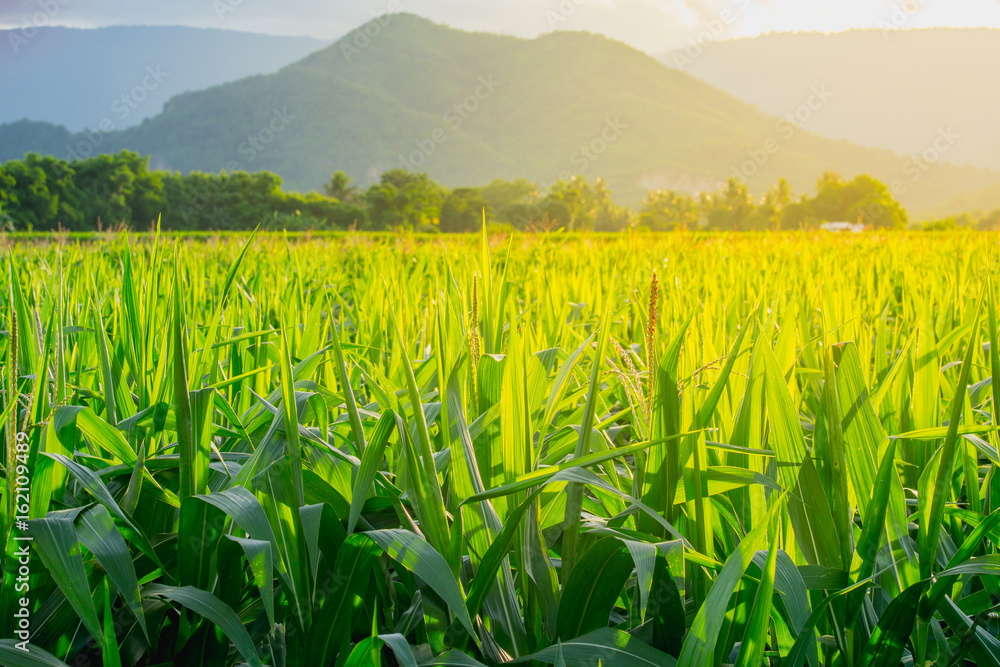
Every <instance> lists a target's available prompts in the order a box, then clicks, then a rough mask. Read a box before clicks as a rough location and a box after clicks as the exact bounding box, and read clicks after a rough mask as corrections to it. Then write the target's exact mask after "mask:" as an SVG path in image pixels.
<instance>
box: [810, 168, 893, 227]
mask: <svg viewBox="0 0 1000 667" xmlns="http://www.w3.org/2000/svg"><path fill="white" fill-rule="evenodd" d="M817 187H818V189H817V192H816V198H815V199H814V200H813V202H812V209H813V215H814V216H815V217H817V218H819V219H820V220H823V221H826V222H838V221H843V222H860V223H862V224H864V225H866V226H868V227H873V228H876V229H902V228H905V227H906V223H907V215H906V211H905V210H904V209H903V207H902V206H900V204H899V202H897V201H896V200H895V198H894V197H893V196H892V193H891V192H890V191H889V188H888V187H886V186H885V184H884V183H882V182H880V181H877V180H875V179H874V178H872V177H871V176H867V175H862V176H858V177H856V178H854V179H853V180H851V181H843V180H841V179H840V177H838V176H836V174H832V173H830V172H828V173H827V174H825V175H824V176H823V178H821V179H820V181H819V183H818V184H817Z"/></svg>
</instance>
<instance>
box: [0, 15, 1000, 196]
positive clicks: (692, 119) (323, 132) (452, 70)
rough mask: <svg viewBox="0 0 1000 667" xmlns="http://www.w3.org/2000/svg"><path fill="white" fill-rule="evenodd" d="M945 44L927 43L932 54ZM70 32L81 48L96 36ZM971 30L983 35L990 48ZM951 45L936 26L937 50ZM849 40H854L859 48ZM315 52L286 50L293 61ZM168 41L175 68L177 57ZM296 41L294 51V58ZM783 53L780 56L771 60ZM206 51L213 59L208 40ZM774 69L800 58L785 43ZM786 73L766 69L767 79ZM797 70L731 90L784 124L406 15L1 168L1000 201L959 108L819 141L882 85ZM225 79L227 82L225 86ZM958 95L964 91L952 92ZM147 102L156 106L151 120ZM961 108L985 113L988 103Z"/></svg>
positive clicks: (572, 50) (631, 62) (600, 54)
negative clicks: (45, 161) (142, 158)
mask: <svg viewBox="0 0 1000 667" xmlns="http://www.w3.org/2000/svg"><path fill="white" fill-rule="evenodd" d="M116 30H117V31H118V32H117V33H115V31H111V32H110V33H109V35H115V34H118V35H121V36H122V37H125V36H128V38H129V39H130V40H131V43H134V41H135V39H136V36H135V35H132V34H130V31H138V32H140V33H141V32H143V31H146V34H147V35H148V34H152V35H157V36H158V37H162V36H164V35H163V34H161V33H169V31H171V30H173V31H180V34H184V31H190V30H192V29H183V28H174V29H148V28H143V29H116ZM365 30H367V31H368V33H370V34H371V35H372V36H369V35H368V34H366V33H365ZM100 32H105V31H100ZM216 34H217V33H216V32H203V31H198V32H197V33H196V37H197V38H198V39H199V40H201V41H202V42H207V41H210V40H211V38H212V37H213V36H214V35H216ZM223 34H225V33H223ZM875 34H877V33H872V35H875ZM937 34H938V33H936V32H932V33H922V34H921V35H922V36H923V37H924V38H925V40H924V41H925V42H926V43H933V40H934V38H935V35H937ZM69 35H70V37H72V38H73V39H77V40H79V39H81V38H82V36H86V35H87V33H86V32H72V33H69ZM95 35H96V34H95ZM977 35H979V36H980V37H981V38H982V40H984V41H987V42H988V41H989V40H990V38H991V37H995V36H996V34H995V33H993V32H983V33H981V34H980V33H977ZM861 36H862V40H861V41H862V42H863V43H867V42H865V39H864V34H861ZM903 36H904V35H902V34H900V35H898V36H896V37H899V38H902V37H903ZM953 36H954V33H951V32H942V33H940V37H941V39H948V38H950V37H953ZM906 37H909V35H906ZM234 39H235V42H234V43H236V44H238V45H239V47H240V48H241V49H245V50H247V49H248V50H251V51H252V50H253V49H255V48H257V47H256V46H254V40H255V39H256V40H260V39H275V38H261V37H256V36H252V35H240V36H236V37H234ZM758 39H759V40H760V41H761V42H764V41H765V40H776V39H777V38H758ZM817 39H822V38H817ZM827 39H829V40H830V43H831V45H832V46H831V47H829V48H827V50H826V51H825V52H824V53H827V52H829V50H830V48H835V43H836V41H837V40H835V38H833V37H830V38H827ZM872 39H875V37H872ZM757 41H758V40H752V41H751V44H755V43H757ZM841 41H844V42H846V43H847V44H848V46H850V44H853V42H854V41H857V40H853V41H852V40H849V39H846V38H845V39H843V40H841ZM868 41H869V42H870V41H871V40H868ZM743 44H744V43H743V42H728V43H726V42H724V43H718V44H710V45H708V46H707V47H706V48H705V49H704V52H703V53H702V54H701V55H700V56H699V57H698V58H697V59H695V60H694V62H693V65H692V66H691V69H692V71H693V73H697V71H700V70H697V69H696V66H698V65H700V63H705V65H703V68H704V69H705V70H706V71H716V70H718V71H722V72H728V71H730V69H733V70H737V71H738V68H736V67H733V68H728V67H727V66H721V65H714V63H718V62H722V61H724V59H725V56H726V55H727V54H729V53H730V52H731V51H732V50H733V48H734V47H736V46H740V45H743ZM309 45H310V43H308V42H305V43H304V42H287V43H286V47H287V49H293V50H294V49H300V50H301V49H304V48H306V47H308V46H309ZM164 49H165V50H164V53H165V57H167V56H168V55H172V56H173V57H175V58H176V57H178V54H176V53H175V54H169V53H167V50H166V47H164ZM287 49H286V52H285V57H288V56H289V55H290V54H291V53H292V52H293V50H287ZM854 50H857V49H856V48H855V49H854ZM775 52H780V49H771V50H770V51H768V53H775ZM202 53H204V54H211V53H212V52H211V50H210V49H208V48H203V49H202ZM774 59H775V60H785V59H787V49H786V50H785V52H780V53H779V55H777V56H774ZM737 60H740V61H741V62H746V60H747V59H746V58H743V59H740V58H737ZM142 62H146V61H140V62H139V64H142ZM149 62H155V61H149ZM190 62H193V61H191V60H190V59H189V63H190ZM251 65H252V63H250V62H248V63H244V67H250V66H251ZM713 67H715V69H714V70H713V69H712V68H713ZM775 67H777V63H775V62H771V61H768V63H767V65H766V66H765V67H764V70H765V71H773V70H774V68H775ZM786 68H787V69H788V70H789V75H788V77H780V78H779V77H771V78H770V79H768V81H771V84H770V85H771V89H768V88H767V87H766V86H764V85H761V86H760V87H754V86H750V85H743V87H740V86H739V85H737V84H735V83H733V84H732V85H730V86H729V87H730V88H738V89H736V90H732V91H731V92H732V93H734V94H736V95H737V96H740V95H742V96H744V97H753V96H754V95H756V96H757V97H754V99H753V100H752V101H755V102H757V103H758V104H759V106H761V107H766V108H765V109H764V110H765V111H770V112H772V113H775V115H766V114H765V113H763V112H762V111H759V110H757V109H754V108H752V107H751V106H749V105H748V104H746V103H744V102H742V101H740V100H739V99H737V98H736V97H732V96H730V95H729V94H726V93H724V92H722V91H720V90H718V89H716V88H712V87H710V86H708V85H706V84H705V83H702V82H700V81H698V80H697V79H696V78H695V77H694V76H692V75H691V74H688V73H687V72H682V71H678V70H677V69H672V68H669V67H666V66H664V65H662V64H660V63H657V62H656V61H655V60H654V59H653V58H651V57H649V56H647V55H645V54H642V53H641V52H639V51H636V50H634V49H631V48H630V47H628V46H626V45H623V44H621V43H619V42H615V41H612V40H610V39H607V38H604V37H600V36H597V35H592V34H586V33H573V32H556V33H553V34H549V35H546V36H543V37H539V38H536V39H532V40H525V39H521V38H513V37H504V36H498V35H490V34H487V33H468V32H463V31H458V30H455V29H451V28H448V27H446V26H442V25H439V24H435V23H433V22H431V21H428V20H426V19H423V18H419V17H417V16H414V15H411V14H385V15H383V16H382V17H380V18H379V19H377V20H373V21H371V22H369V23H368V24H366V25H365V26H364V27H362V28H359V29H357V30H355V31H353V32H351V33H349V34H348V35H347V36H345V37H343V38H341V39H340V40H339V41H337V42H336V43H334V44H332V45H331V46H329V47H326V48H324V49H320V50H317V51H316V52H314V53H312V54H311V55H309V56H308V57H306V58H304V59H302V60H299V61H296V62H294V63H292V64H291V65H288V66H286V67H284V68H283V69H281V70H280V71H279V72H277V73H274V74H269V75H264V76H253V77H249V78H245V79H240V80H237V81H233V82H231V83H225V84H223V85H220V86H215V87H211V88H207V89H205V90H201V91H198V92H190V93H184V94H181V95H177V96H175V97H173V98H172V99H170V100H169V102H168V103H167V104H166V105H165V106H164V110H163V112H162V113H159V114H156V115H154V116H153V117H151V118H149V119H146V120H145V122H143V123H142V124H141V125H138V126H134V127H129V128H125V129H122V128H120V127H118V126H117V125H116V124H114V123H109V124H108V125H107V126H102V127H103V129H104V131H102V128H101V127H97V128H95V127H94V126H93V125H89V128H90V131H88V132H85V133H78V134H76V135H71V133H69V132H67V131H66V130H64V129H62V128H60V127H58V126H53V125H51V124H41V123H23V122H20V123H16V124H10V125H7V126H0V159H13V158H19V157H21V155H23V154H24V153H25V152H26V151H29V150H34V151H39V152H42V153H47V154H52V155H55V156H57V157H62V158H66V159H73V158H78V157H86V156H87V155H90V154H95V153H107V152H115V151H117V150H121V149H130V150H135V151H138V152H139V153H141V154H144V155H146V154H148V155H150V156H151V160H152V162H151V164H152V166H153V167H155V168H162V169H171V170H180V171H182V172H189V171H210V172H211V171H218V170H220V169H226V170H228V171H233V170H250V171H255V170H261V169H266V170H269V171H273V172H275V173H277V174H278V175H280V176H281V177H282V178H283V179H284V181H285V183H286V185H287V186H288V187H290V188H293V189H298V190H309V189H319V188H320V187H321V186H322V185H323V184H324V183H325V182H326V181H327V180H328V179H329V176H330V174H331V173H332V172H333V171H335V170H343V171H345V172H346V173H347V174H348V175H349V176H351V177H352V178H353V179H354V180H355V182H357V183H359V184H362V185H367V184H370V183H374V182H377V181H378V179H379V176H380V174H382V173H383V172H385V171H386V170H388V169H392V168H399V167H402V168H406V169H408V170H410V171H425V172H427V173H429V174H430V175H431V176H432V177H433V178H435V179H436V180H438V181H440V182H442V183H443V184H445V185H448V186H452V187H455V186H469V185H481V184H484V183H487V182H489V181H490V180H492V179H494V178H507V179H515V178H519V177H524V178H528V179H530V180H533V181H535V182H537V183H540V184H541V186H542V187H543V188H544V187H546V185H547V184H550V183H554V182H555V181H556V180H558V179H566V178H568V177H569V176H571V175H573V174H580V175H584V176H586V177H588V178H594V177H598V176H599V177H602V178H603V179H605V180H606V182H607V183H608V184H609V186H610V187H611V188H612V191H613V192H614V193H615V196H616V198H617V199H618V201H620V202H623V203H635V202H638V201H639V200H640V199H641V198H642V197H643V196H644V195H645V193H646V192H647V191H648V190H653V189H663V188H666V189H672V190H677V191H681V192H688V193H698V192H703V191H710V190H714V189H716V188H717V187H718V186H719V184H720V183H722V182H724V181H725V180H726V179H728V178H729V177H736V178H739V179H740V180H743V181H746V182H747V183H748V185H749V186H750V188H751V190H753V191H755V192H763V191H764V190H766V189H767V188H768V187H769V186H771V185H772V184H774V183H775V182H777V181H778V180H779V179H780V178H786V179H788V181H789V183H790V184H791V186H792V189H793V191H795V192H800V193H801V192H809V191H811V190H812V187H813V184H814V183H815V182H816V181H817V179H818V178H819V177H820V176H821V175H822V174H823V173H824V172H826V171H830V170H832V171H836V172H838V173H840V174H842V175H844V176H847V177H852V176H854V175H858V174H866V173H867V174H871V175H872V176H874V177H875V178H878V179H880V180H882V181H883V182H885V183H886V184H888V185H889V186H890V187H891V189H892V192H893V194H894V195H895V196H896V197H897V198H898V199H899V200H900V201H901V202H903V203H904V205H906V206H907V207H908V208H910V209H911V211H912V212H913V213H914V214H915V215H918V216H924V215H930V214H932V213H938V212H948V213H950V212H954V211H953V210H949V208H950V207H954V206H957V205H958V204H957V203H956V202H966V201H976V202H978V203H979V204H980V207H981V208H982V209H984V210H986V209H990V208H995V207H997V206H1000V196H998V195H997V193H996V191H995V190H993V189H992V188H993V186H997V185H998V184H1000V174H998V173H996V172H993V171H989V170H982V169H976V168H972V167H967V166H966V167H960V166H953V165H952V164H950V163H949V160H950V159H951V158H952V156H953V155H955V156H957V155H961V154H962V151H963V150H964V151H965V152H966V153H967V152H968V150H969V148H968V144H969V143H970V135H969V134H967V133H965V132H966V131H965V130H964V127H965V124H963V123H956V124H957V125H958V126H959V127H962V128H963V130H962V131H961V132H955V131H953V130H952V129H951V128H953V127H954V126H953V125H952V124H948V123H945V122H944V117H943V116H942V114H944V113H945V110H946V109H947V103H946V102H942V101H938V102H936V103H935V106H934V109H936V113H937V114H938V116H937V118H938V119H939V120H940V123H939V125H938V126H937V130H938V131H937V132H934V131H931V130H927V129H926V128H923V127H922V126H921V125H920V123H921V119H924V118H927V117H928V116H929V115H931V114H933V113H935V111H931V110H928V105H920V104H917V103H916V101H917V99H918V92H919V91H918V90H917V89H916V84H911V86H910V87H911V90H910V93H909V95H907V94H906V90H905V86H904V85H902V84H899V85H897V86H896V87H895V88H891V89H889V90H888V91H887V92H886V93H885V94H884V95H883V97H886V98H889V99H893V100H895V102H896V105H895V107H892V108H890V107H889V105H887V104H880V103H878V101H877V99H875V98H872V99H873V100H874V101H873V103H872V104H871V105H870V108H869V109H867V113H866V114H865V113H862V114H860V116H858V115H856V116H854V123H855V125H856V126H857V125H864V123H866V122H870V123H871V124H872V125H877V126H879V127H882V126H887V125H888V126H892V127H893V128H895V131H894V132H891V133H890V132H886V133H885V138H884V139H883V140H882V144H887V143H888V144H891V145H892V146H900V145H902V143H903V142H902V140H901V139H900V140H896V141H894V140H893V137H906V138H907V139H908V141H909V143H908V144H907V145H915V146H917V148H915V149H912V152H915V153H918V155H917V156H916V157H914V156H911V155H906V154H901V153H892V152H889V151H887V150H877V149H875V148H865V147H863V143H864V141H863V140H864V139H866V138H868V139H870V138H871V137H872V136H874V135H873V134H872V132H871V131H869V130H865V131H863V132H860V131H859V132H855V133H856V134H857V138H858V139H861V140H862V141H856V143H854V144H850V143H846V142H844V141H833V140H830V139H825V138H822V137H821V136H820V133H819V131H820V130H822V129H827V130H828V132H830V133H831V134H833V135H843V134H845V133H848V134H849V132H848V131H847V130H830V129H829V128H830V127H831V123H832V122H833V121H831V120H830V119H831V118H836V117H837V113H838V109H840V113H841V115H843V114H844V113H847V112H850V111H857V104H854V105H853V106H852V105H851V100H855V99H857V98H858V97H859V96H861V97H862V98H863V95H864V92H865V91H866V90H867V89H869V88H870V87H871V85H872V82H873V81H875V80H877V78H876V76H875V75H874V74H873V75H872V76H871V77H870V78H868V79H865V78H863V77H861V76H858V77H857V78H856V79H853V80H851V81H847V80H846V79H847V78H849V77H844V76H841V77H840V78H837V79H836V81H837V84H836V85H832V84H827V83H826V81H827V79H826V78H824V76H822V72H821V73H820V74H819V75H817V76H813V77H811V78H810V77H809V76H805V75H804V74H803V75H801V76H799V77H798V78H796V77H795V73H796V72H806V71H811V70H808V69H806V68H800V69H798V70H796V69H795V67H794V66H793V65H786ZM872 69H873V72H877V71H879V70H878V69H877V68H875V67H873V68H872ZM95 71H100V70H95ZM188 71H190V67H189V68H188ZM837 71H839V70H837ZM223 74H225V72H223V71H222V70H220V72H217V73H216V76H222V75H223ZM22 76H24V74H23V73H22ZM183 76H185V74H184V72H182V70H180V69H175V73H173V74H171V76H170V78H169V80H170V81H171V84H172V85H173V86H174V88H175V89H176V88H182V87H186V86H187V84H186V83H185V80H184V79H183ZM706 77H707V78H711V77H709V76H708V75H706ZM830 78H831V79H833V77H832V76H831V77H830ZM734 79H735V80H737V81H738V80H740V79H738V77H734ZM199 80H200V79H198V77H192V78H191V79H189V81H192V82H196V81H199ZM782 81H784V82H786V83H784V84H782V83H781V82H782ZM788 81H791V82H793V83H787V82H788ZM852 81H853V83H852ZM775 82H778V83H775ZM953 83H954V82H953ZM723 84H725V82H723ZM851 85H856V89H852V88H851ZM954 85H956V86H957V85H959V84H957V83H954ZM981 88H983V86H981ZM49 90H53V91H59V90H62V89H61V88H60V87H58V86H52V87H50V88H49ZM762 90H764V91H766V90H773V91H774V93H773V95H772V97H771V98H768V99H773V100H774V101H773V102H771V103H766V102H765V101H764V98H765V97H766V94H765V93H762V92H760V91H762ZM156 92H159V91H156ZM60 94H62V95H66V93H65V92H63V93H60ZM899 98H905V100H901V99H899ZM949 99H954V100H955V101H961V100H965V99H967V97H966V96H965V95H964V94H963V95H960V94H957V93H956V94H955V95H953V96H951V97H950V98H949ZM906 100H909V102H907V101H906ZM152 106H153V104H152V100H150V103H149V104H147V105H146V106H145V107H144V108H145V109H147V110H148V109H149V108H151V107H152ZM119 107H120V110H127V109H125V107H124V106H122V104H119ZM57 108H60V109H72V108H76V107H67V106H61V105H57ZM845 109H847V111H846V112H845V111H844V110H845ZM781 111H784V112H785V113H781ZM965 113H966V115H968V114H972V115H975V116H976V118H985V117H987V116H988V112H987V111H984V110H983V108H982V106H976V107H975V110H974V111H970V112H965ZM904 118H905V119H907V120H904ZM105 120H106V119H105ZM76 124H77V125H81V124H84V125H86V123H85V122H82V121H79V120H78V121H77V122H76ZM981 125H983V126H984V127H988V123H981ZM918 127H919V128H921V129H920V130H919V131H917V130H916V129H912V130H911V131H909V132H907V131H906V129H905V128H918ZM929 127H931V128H932V130H933V128H934V127H935V126H934V125H933V124H931V125H930V126H929ZM108 130H110V131H108ZM960 140H962V141H960ZM925 151H929V152H928V153H927V154H926V155H925V156H921V155H919V154H920V153H924V152H925ZM953 151H954V152H953ZM928 158H929V159H928Z"/></svg>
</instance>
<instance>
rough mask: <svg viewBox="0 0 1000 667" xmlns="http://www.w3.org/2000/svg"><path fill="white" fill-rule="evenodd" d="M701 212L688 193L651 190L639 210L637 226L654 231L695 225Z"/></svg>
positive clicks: (665, 230)
mask: <svg viewBox="0 0 1000 667" xmlns="http://www.w3.org/2000/svg"><path fill="white" fill-rule="evenodd" d="M700 218H701V214H700V213H699V212H698V205H697V204H696V203H695V201H694V199H692V198H691V197H690V196H689V195H686V194H683V193H681V192H675V191H673V190H651V191H649V193H648V194H647V195H646V200H645V201H644V202H643V203H642V208H641V209H640V211H639V223H638V224H639V226H640V227H644V228H646V229H649V230H650V231H654V232H667V231H671V230H673V229H677V228H686V227H695V226H696V225H697V224H698V220H699V219H700Z"/></svg>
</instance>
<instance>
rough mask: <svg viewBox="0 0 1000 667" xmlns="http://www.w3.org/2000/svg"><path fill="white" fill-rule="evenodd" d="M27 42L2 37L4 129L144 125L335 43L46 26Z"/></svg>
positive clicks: (178, 30) (16, 35)
mask: <svg viewBox="0 0 1000 667" xmlns="http://www.w3.org/2000/svg"><path fill="white" fill-rule="evenodd" d="M210 4H211V3H207V5H206V6H209V5H210ZM21 35H22V33H21V31H19V30H11V31H0V45H2V48H0V91H4V93H5V94H0V123H5V122H10V121H16V120H20V119H23V118H28V119H31V120H37V121H47V122H50V123H54V124H57V125H65V126H66V127H67V128H69V129H70V130H72V131H79V130H82V129H84V128H91V129H96V128H97V127H98V126H99V124H100V122H101V121H102V120H104V119H107V120H110V121H111V122H112V123H113V127H114V128H116V129H124V128H126V127H129V126H132V125H136V124H138V123H139V122H140V121H142V119H143V118H148V117H150V116H154V115H156V114H157V113H159V112H160V110H161V109H162V108H163V103H164V102H166V101H167V100H168V99H170V98H171V97H173V96H174V95H177V94H179V93H183V92H186V91H190V90H200V89H203V88H208V87H210V86H215V85H218V84H220V83H225V82H227V81H235V80H237V79H242V78H244V77H246V76H250V75H253V74H267V73H271V72H275V71H277V70H278V69H280V68H281V67H283V66H284V65H287V64H289V63H291V62H294V61H296V60H299V59H301V58H302V57H303V56H305V55H307V54H309V53H312V52H313V51H316V50H318V49H321V48H323V47H324V46H326V45H327V44H328V42H323V41H320V40H316V39H311V38H308V37H274V36H270V35H257V34H251V33H244V32H235V31H232V30H204V29H199V28H185V27H150V26H121V27H113V28H100V29H96V30H77V29H73V28H46V27H43V28H40V29H38V32H37V34H35V35H34V36H33V37H32V38H31V39H29V40H27V41H26V42H24V41H21V39H23V38H22V37H21ZM12 38H13V40H14V41H11V39H12ZM151 72H152V73H154V76H150V73H151ZM137 87H139V88H140V89H141V90H135V89H136V88H137ZM133 91H135V93H136V94H135V95H134V97H133V95H132V93H133ZM8 92H9V93H10V94H6V93H8ZM123 96H126V97H127V99H122V97H123Z"/></svg>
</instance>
